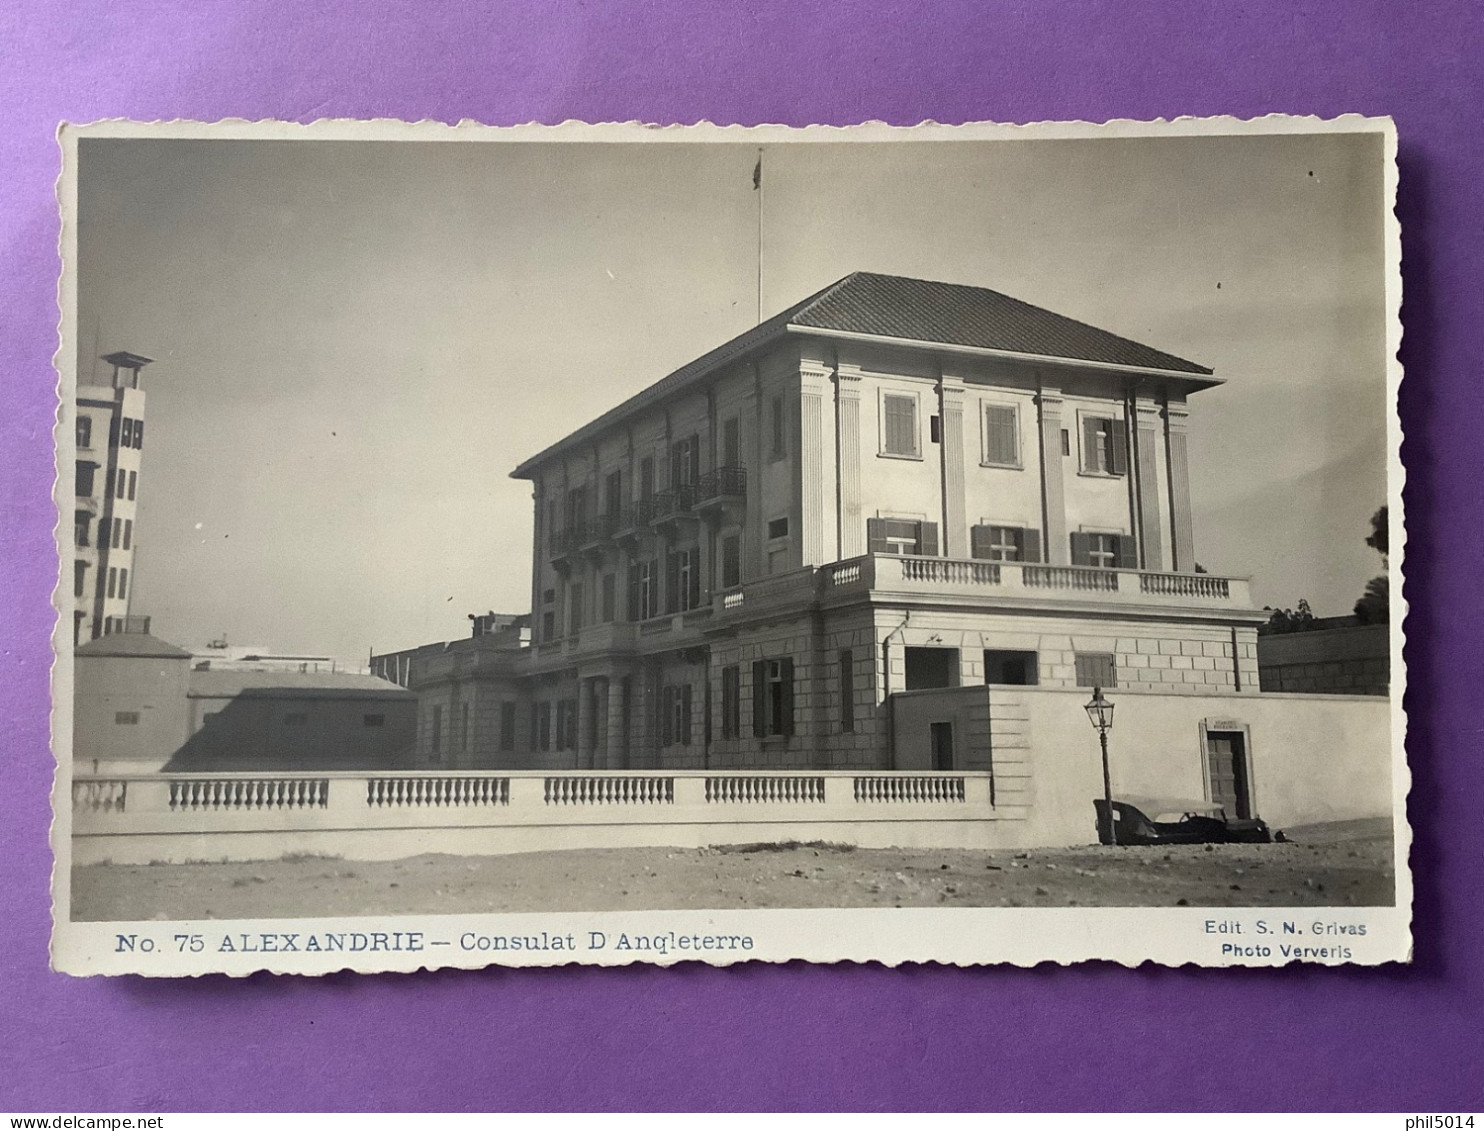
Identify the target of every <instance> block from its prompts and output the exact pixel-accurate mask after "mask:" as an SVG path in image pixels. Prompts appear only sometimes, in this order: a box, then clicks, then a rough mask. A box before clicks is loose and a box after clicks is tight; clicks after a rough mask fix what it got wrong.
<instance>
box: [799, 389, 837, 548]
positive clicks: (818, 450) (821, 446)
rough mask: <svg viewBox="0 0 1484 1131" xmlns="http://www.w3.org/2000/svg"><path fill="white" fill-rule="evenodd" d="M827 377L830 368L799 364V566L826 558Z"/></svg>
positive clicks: (828, 493) (827, 485)
mask: <svg viewBox="0 0 1484 1131" xmlns="http://www.w3.org/2000/svg"><path fill="white" fill-rule="evenodd" d="M829 377H830V374H829V370H827V369H825V368H824V367H823V366H817V365H814V364H811V363H808V362H805V363H804V364H802V365H800V366H799V510H800V513H799V526H800V530H799V534H798V538H799V551H800V554H801V555H802V561H801V564H802V565H822V564H823V563H824V562H826V561H828V560H829V557H827V552H828V545H827V540H826V529H825V527H826V516H827V514H828V510H829V505H828V504H829V498H828V496H829V495H832V494H833V492H832V491H830V489H829V483H828V481H827V478H826V475H825V447H826V441H825V434H824V421H825V411H824V404H825V397H826V396H827V394H828V391H829ZM829 525H831V526H833V525H834V524H833V523H830V524H829ZM830 533H833V531H831V532H830ZM829 541H833V538H830V539H829Z"/></svg>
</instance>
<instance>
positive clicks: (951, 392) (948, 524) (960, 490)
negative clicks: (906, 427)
mask: <svg viewBox="0 0 1484 1131" xmlns="http://www.w3.org/2000/svg"><path fill="white" fill-rule="evenodd" d="M938 402H939V415H940V425H939V428H940V433H941V437H942V443H940V444H939V445H938V452H939V457H940V459H941V483H942V498H943V554H944V556H945V557H950V558H967V557H968V556H969V525H968V521H967V519H966V517H965V514H966V511H965V505H964V383H963V380H962V379H961V378H958V377H950V376H948V375H947V374H946V373H945V374H944V375H943V377H942V379H941V380H940V381H939V385H938Z"/></svg>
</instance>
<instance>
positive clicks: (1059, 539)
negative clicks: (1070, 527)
mask: <svg viewBox="0 0 1484 1131" xmlns="http://www.w3.org/2000/svg"><path fill="white" fill-rule="evenodd" d="M1036 408H1037V412H1038V414H1039V416H1040V421H1041V522H1042V525H1043V527H1044V529H1043V530H1042V535H1043V537H1042V542H1043V544H1044V546H1045V553H1046V560H1047V561H1048V562H1050V563H1051V564H1052V565H1069V564H1070V563H1071V560H1072V548H1071V544H1070V543H1069V542H1068V541H1067V506H1066V501H1065V495H1064V492H1063V487H1062V459H1063V456H1062V453H1061V430H1062V399H1061V387H1060V386H1057V385H1047V384H1045V383H1042V385H1041V387H1040V391H1039V393H1038V394H1037V396H1036Z"/></svg>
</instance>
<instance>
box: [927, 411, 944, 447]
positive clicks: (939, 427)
mask: <svg viewBox="0 0 1484 1131" xmlns="http://www.w3.org/2000/svg"><path fill="white" fill-rule="evenodd" d="M928 440H929V441H931V442H932V443H934V444H941V443H942V442H943V418H942V417H941V416H939V415H937V414H936V413H934V414H933V415H932V416H930V417H928Z"/></svg>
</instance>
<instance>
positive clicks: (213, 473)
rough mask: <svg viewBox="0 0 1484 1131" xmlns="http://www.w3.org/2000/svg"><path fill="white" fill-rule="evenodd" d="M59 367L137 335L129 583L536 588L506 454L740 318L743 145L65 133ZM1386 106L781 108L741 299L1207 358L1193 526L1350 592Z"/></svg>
mask: <svg viewBox="0 0 1484 1131" xmlns="http://www.w3.org/2000/svg"><path fill="white" fill-rule="evenodd" d="M79 152H80V160H79V166H78V168H79V187H78V317H77V327H78V329H77V336H78V347H79V348H78V358H79V362H78V365H79V371H78V380H79V381H80V382H82V383H87V382H89V381H91V380H94V379H95V375H96V379H105V378H106V372H107V367H106V366H104V365H103V364H102V363H97V364H96V366H95V364H94V362H93V361H92V359H93V358H95V357H96V356H98V355H100V354H105V353H108V352H111V351H113V350H120V349H127V350H130V351H133V352H136V353H142V354H144V355H146V356H148V357H152V358H154V359H156V360H155V362H154V364H153V365H151V366H150V367H149V368H147V369H146V370H145V372H144V380H143V386H144V388H145V389H146V390H147V393H148V408H147V418H148V421H149V424H148V436H149V440H148V447H147V449H146V450H145V451H144V453H143V466H142V471H141V479H140V497H139V498H140V501H139V519H138V531H137V546H138V550H137V553H136V561H135V588H134V603H133V611H134V612H136V613H143V614H147V615H151V616H152V617H153V618H154V623H153V629H152V631H153V632H154V633H155V635H157V636H160V637H163V638H165V639H167V640H171V641H173V642H175V643H179V644H181V645H184V646H187V647H193V646H198V645H200V644H203V643H205V642H206V641H208V640H211V639H214V638H221V637H225V638H226V639H227V640H229V641H230V642H231V643H233V644H257V645H262V646H264V647H268V648H271V649H274V650H276V651H281V652H293V653H313V654H326V655H333V656H337V657H339V658H341V659H343V660H347V661H354V662H364V660H365V657H366V656H367V654H368V653H369V651H371V650H373V649H374V650H375V651H378V652H381V651H389V650H393V649H397V648H404V647H410V646H413V645H417V644H423V643H427V642H429V641H433V640H442V639H449V638H452V637H457V636H461V635H463V634H464V633H465V632H467V631H468V627H469V626H468V620H467V614H469V613H471V612H475V611H481V612H482V611H485V610H489V609H494V610H497V611H502V612H525V611H528V607H529V601H530V598H529V569H530V555H531V494H530V484H529V483H527V482H524V481H520V480H512V479H510V478H509V472H510V471H511V470H512V469H513V468H514V467H515V466H516V464H517V463H519V462H520V461H521V460H522V459H524V458H525V457H527V456H529V455H532V454H534V453H535V452H537V451H539V450H540V449H542V448H543V447H545V446H546V445H547V444H549V443H551V442H553V441H554V440H557V439H559V438H560V437H561V436H563V435H565V434H566V433H567V432H570V431H572V430H573V429H575V428H577V427H578V426H580V425H582V424H583V423H585V422H587V421H588V420H590V419H591V418H592V417H594V416H596V415H598V414H599V413H601V412H602V411H604V410H605V409H607V408H610V407H611V406H613V405H614V404H616V403H618V402H619V401H621V400H623V399H625V398H626V397H628V396H630V395H632V394H633V393H635V392H638V391H639V390H640V389H642V388H644V387H646V386H648V385H650V384H652V383H654V382H655V381H657V380H659V379H660V378H661V377H663V376H665V375H666V374H667V373H669V372H671V371H672V370H674V369H676V368H678V367H679V366H681V365H683V364H684V363H685V362H687V361H689V360H691V359H692V358H694V357H696V356H698V355H700V354H702V353H704V352H706V351H707V350H709V349H711V348H713V347H714V346H717V345H719V344H721V343H722V342H724V341H726V340H728V339H730V338H732V337H734V336H735V335H737V334H739V333H741V332H742V331H744V330H746V329H748V328H749V327H751V326H752V325H754V324H755V323H756V321H757V312H758V303H759V295H758V243H757V241H758V207H759V194H758V193H757V192H755V191H754V189H753V184H752V171H753V166H754V164H755V162H756V161H757V154H758V151H757V148H756V146H755V145H754V144H753V143H751V142H750V141H736V142H728V143H715V142H713V143H696V142H674V143H665V144H643V145H632V144H631V145H624V144H596V143H582V144H579V143H570V142H568V143H560V142H555V143H553V142H540V143H535V142H520V143H508V142H506V143H501V142H492V141H486V140H480V141H437V142H432V141H402V142H351V141H323V140H313V141H263V140H253V141H242V140H213V141H199V140H179V139H140V140H135V139H131V140H115V139H101V138H87V139H83V140H82V141H81V142H80V147H79ZM1380 174H1381V148H1380V143H1379V140H1378V139H1377V137H1376V136H1375V135H1354V134H1349V135H1312V134H1306V135H1277V136H1253V135H1248V136H1239V137H1195V138H1192V137H1186V138H1177V137H1165V138H1135V139H1108V138H1098V139H1081V140H1060V141H1046V140H1036V141H1029V140H1013V141H936V142H901V143H897V144H882V143H874V142H873V143H849V142H839V141H835V142H830V143H799V144H784V143H779V144H769V145H767V146H766V147H765V149H764V188H763V193H762V194H761V195H762V201H761V203H762V207H763V215H762V285H761V305H762V311H763V314H764V316H767V315H768V314H771V313H774V312H776V311H777V310H779V309H782V308H783V307H785V306H787V305H790V304H791V303H793V302H796V301H797V300H799V299H801V298H803V297H805V296H807V295H809V294H811V293H813V292H814V291H817V290H819V289H820V288H822V287H824V286H826V285H828V284H829V283H831V282H833V281H835V280H836V279H838V278H841V277H842V276H844V275H847V274H849V273H850V272H851V271H856V270H865V271H877V272H883V273H888V274H899V275H909V276H914V277H918V278H927V279H937V280H942V281H946V282H954V283H965V284H970V285H977V286H987V287H991V288H993V289H995V290H999V291H1002V292H1004V293H1006V294H1010V295H1013V296H1015V297H1016V298H1020V299H1024V300H1026V301H1028V302H1032V303H1036V304H1037V305H1040V306H1044V307H1046V308H1048V309H1050V310H1054V311H1056V312H1058V313H1061V314H1065V315H1069V316H1071V317H1074V318H1078V319H1081V320H1082V321H1085V322H1090V323H1092V324H1094V325H1097V326H1100V327H1103V328H1104V329H1108V330H1112V331H1114V332H1116V333H1119V334H1123V335H1125V336H1127V337H1131V338H1134V339H1137V340H1139V341H1142V342H1146V343H1147V344H1149V345H1152V346H1155V347H1157V348H1159V349H1163V350H1166V351H1168V352H1171V353H1174V354H1177V355H1179V356H1182V357H1186V358H1189V359H1190V360H1193V361H1197V362H1200V363H1202V364H1204V365H1208V366H1211V367H1213V368H1214V369H1215V370H1216V374H1217V376H1219V377H1222V378H1224V379H1225V381H1226V383H1225V384H1224V385H1223V386H1221V387H1220V388H1217V389H1212V390H1209V391H1204V392H1201V393H1198V394H1196V395H1195V396H1194V397H1193V398H1192V401H1191V439H1190V444H1191V479H1192V483H1191V490H1192V496H1193V506H1194V518H1195V533H1196V556H1197V559H1198V560H1199V561H1200V562H1201V564H1202V565H1204V566H1205V568H1207V569H1208V570H1210V571H1211V572H1212V573H1217V574H1225V575H1240V576H1249V575H1250V576H1251V577H1252V578H1253V595H1254V598H1255V599H1256V601H1257V603H1258V604H1259V605H1274V606H1279V607H1285V606H1287V607H1291V606H1294V605H1296V604H1297V602H1298V601H1299V599H1300V598H1307V599H1308V600H1309V602H1310V604H1311V605H1312V607H1313V608H1314V611H1315V612H1316V613H1317V614H1318V615H1321V616H1325V615H1343V614H1346V613H1348V612H1349V611H1350V608H1351V606H1352V605H1353V604H1354V602H1355V600H1356V598H1357V597H1359V596H1360V594H1361V592H1362V590H1363V588H1364V585H1365V582H1366V581H1367V580H1368V579H1369V578H1371V577H1373V576H1376V575H1377V574H1379V573H1380V572H1382V570H1381V559H1380V557H1379V555H1377V554H1376V553H1375V551H1373V550H1371V549H1370V548H1369V547H1367V546H1366V545H1365V543H1364V539H1365V537H1366V535H1367V534H1368V533H1369V530H1370V526H1369V519H1370V516H1371V514H1372V513H1373V512H1374V511H1375V510H1376V509H1377V508H1378V507H1379V506H1381V505H1382V504H1383V503H1384V502H1385V501H1386V464H1387V460H1386V442H1387V441H1386V422H1387V417H1388V406H1387V404H1386V359H1385V333H1384V330H1385V315H1386V309H1385V301H1386V300H1385V292H1384V281H1383V227H1382V222H1383V211H1382V199H1381V194H1382V188H1381V175H1380Z"/></svg>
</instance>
